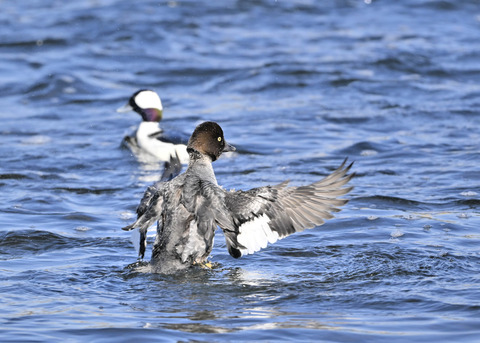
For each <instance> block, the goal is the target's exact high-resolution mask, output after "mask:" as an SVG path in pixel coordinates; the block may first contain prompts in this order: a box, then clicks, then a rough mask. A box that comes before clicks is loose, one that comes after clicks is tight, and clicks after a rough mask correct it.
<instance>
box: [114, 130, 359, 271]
mask: <svg viewBox="0 0 480 343" xmlns="http://www.w3.org/2000/svg"><path fill="white" fill-rule="evenodd" d="M187 150H188V153H189V155H190V162H189V164H188V168H187V170H186V171H185V172H184V173H183V174H180V175H179V176H177V177H176V178H174V179H173V180H170V181H167V182H159V183H157V184H156V185H154V186H151V187H149V188H148V189H147V191H146V192H145V194H144V196H143V199H142V200H141V202H140V205H139V206H138V208H137V214H138V217H137V220H136V221H135V222H134V223H133V224H131V225H128V226H127V227H125V228H123V229H124V230H132V229H134V228H139V229H140V230H139V231H140V236H141V237H140V242H139V243H140V257H143V254H144V252H145V244H146V242H145V233H146V231H147V229H148V227H150V226H151V225H152V224H154V223H155V222H157V236H156V239H155V243H154V246H153V251H152V258H151V261H150V265H151V268H152V271H153V272H158V273H166V274H168V273H173V272H175V271H177V270H181V269H185V268H187V267H190V266H193V265H204V264H205V263H207V257H208V256H209V254H210V252H211V251H212V247H213V237H214V235H215V230H216V228H217V225H218V226H219V227H220V228H221V229H222V230H223V232H224V235H225V239H226V242H227V247H228V251H229V253H230V255H231V256H233V257H235V258H239V257H241V256H243V255H248V254H253V253H255V252H257V251H259V250H260V249H263V248H265V247H266V246H267V244H268V243H275V242H276V241H277V240H279V239H282V238H284V237H286V236H288V235H290V234H293V233H295V232H299V231H303V230H305V229H310V228H313V227H316V226H319V225H322V224H323V223H324V220H325V219H330V218H333V215H332V214H331V212H338V211H340V210H339V209H338V207H339V206H342V205H344V204H345V203H347V200H346V199H340V198H339V197H340V196H342V195H345V194H346V193H348V192H349V191H350V190H351V189H352V188H353V187H344V186H345V184H347V182H348V181H350V179H351V178H352V177H353V176H354V173H351V174H347V173H348V171H349V170H350V168H351V166H352V164H353V163H351V164H350V165H348V166H346V159H345V161H344V162H343V163H342V165H341V166H340V167H339V168H338V169H337V170H335V171H334V172H333V173H331V174H330V175H328V176H327V177H325V178H324V179H322V180H320V181H317V182H314V183H312V184H310V185H307V186H300V187H288V181H285V182H282V183H280V184H278V185H275V186H264V187H259V188H253V189H251V190H248V191H226V190H225V189H223V188H222V187H220V186H218V184H217V180H216V178H215V174H214V171H213V168H212V162H213V161H215V160H216V159H218V157H220V155H221V154H222V153H223V152H225V151H233V150H235V148H234V147H233V146H231V145H230V144H228V143H227V142H226V141H225V138H224V136H223V131H222V129H221V127H220V126H219V125H218V124H216V123H214V122H205V123H202V124H200V125H198V126H197V127H196V128H195V131H194V132H193V134H192V136H191V137H190V140H189V142H188V146H187Z"/></svg>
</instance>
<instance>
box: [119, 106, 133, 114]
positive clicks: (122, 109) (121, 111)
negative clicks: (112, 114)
mask: <svg viewBox="0 0 480 343" xmlns="http://www.w3.org/2000/svg"><path fill="white" fill-rule="evenodd" d="M130 111H133V108H132V106H130V105H129V104H125V105H124V106H122V107H119V108H117V112H118V113H125V112H130Z"/></svg>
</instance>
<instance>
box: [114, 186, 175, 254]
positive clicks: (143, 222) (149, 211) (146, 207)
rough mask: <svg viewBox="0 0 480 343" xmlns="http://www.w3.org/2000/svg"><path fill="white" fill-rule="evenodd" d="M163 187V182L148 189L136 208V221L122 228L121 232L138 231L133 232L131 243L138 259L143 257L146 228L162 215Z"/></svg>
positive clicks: (145, 245)
mask: <svg viewBox="0 0 480 343" xmlns="http://www.w3.org/2000/svg"><path fill="white" fill-rule="evenodd" d="M165 186H166V184H165V183H164V182H157V183H156V184H155V185H153V186H150V187H148V188H147V190H146V191H145V193H144V194H143V198H142V200H141V201H140V204H139V205H138V207H137V220H136V221H135V222H134V223H132V224H130V225H127V226H125V227H124V228H122V230H125V231H130V230H133V229H135V228H138V229H139V230H138V232H137V231H136V230H135V231H133V234H132V242H133V245H134V246H135V250H137V252H138V256H139V257H140V258H143V257H144V256H145V249H146V247H147V231H148V228H149V227H150V226H152V225H153V224H154V223H155V222H156V221H158V219H159V218H160V216H161V215H162V204H163V192H164V188H165ZM157 225H158V224H157Z"/></svg>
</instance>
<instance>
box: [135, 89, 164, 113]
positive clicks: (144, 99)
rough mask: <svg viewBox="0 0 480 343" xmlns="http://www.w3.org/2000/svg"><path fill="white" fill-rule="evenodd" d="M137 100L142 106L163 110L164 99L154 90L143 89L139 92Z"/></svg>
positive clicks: (139, 105)
mask: <svg viewBox="0 0 480 343" xmlns="http://www.w3.org/2000/svg"><path fill="white" fill-rule="evenodd" d="M135 102H136V103H137V105H138V107H140V108H158V109H159V110H163V106H162V101H161V100H160V97H159V96H158V94H157V93H155V92H154V91H143V92H140V93H138V94H137V96H136V97H135Z"/></svg>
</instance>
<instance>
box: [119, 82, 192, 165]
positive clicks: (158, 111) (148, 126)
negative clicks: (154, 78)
mask: <svg viewBox="0 0 480 343" xmlns="http://www.w3.org/2000/svg"><path fill="white" fill-rule="evenodd" d="M131 110H133V111H135V112H137V113H138V114H139V115H140V116H141V117H142V122H141V123H140V124H139V126H138V128H137V130H136V132H135V135H134V136H127V137H125V139H124V141H125V143H126V145H127V146H128V147H129V148H130V150H131V151H132V152H133V153H134V154H135V155H137V156H139V157H141V158H142V159H143V160H147V161H149V160H153V161H162V162H168V161H170V160H171V159H172V158H174V157H176V156H178V159H179V160H180V162H181V163H182V164H187V163H188V153H187V146H186V145H185V144H182V143H180V142H173V141H171V140H169V139H166V138H165V135H164V131H163V130H162V128H161V127H160V124H159V121H160V120H161V119H162V116H163V106H162V102H161V100H160V97H159V96H158V94H157V93H155V92H154V91H151V90H146V89H142V90H139V91H137V92H136V93H134V94H133V95H132V96H131V97H130V99H129V102H128V104H127V105H125V106H124V107H122V108H119V109H118V110H117V111H118V112H126V111H131ZM140 155H143V156H140Z"/></svg>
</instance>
